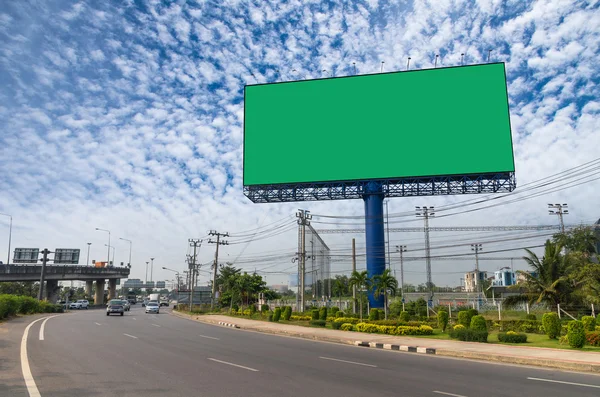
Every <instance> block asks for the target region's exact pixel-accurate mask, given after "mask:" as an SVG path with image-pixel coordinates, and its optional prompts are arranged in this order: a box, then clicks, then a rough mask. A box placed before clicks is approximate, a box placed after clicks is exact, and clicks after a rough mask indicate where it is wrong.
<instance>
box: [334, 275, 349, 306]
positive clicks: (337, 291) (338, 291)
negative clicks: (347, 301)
mask: <svg viewBox="0 0 600 397" xmlns="http://www.w3.org/2000/svg"><path fill="white" fill-rule="evenodd" d="M332 288H333V293H334V295H337V296H338V298H339V300H340V309H341V308H342V294H344V292H346V288H345V286H344V282H343V281H342V280H340V279H339V278H337V277H336V279H335V280H334V282H333V287H332Z"/></svg>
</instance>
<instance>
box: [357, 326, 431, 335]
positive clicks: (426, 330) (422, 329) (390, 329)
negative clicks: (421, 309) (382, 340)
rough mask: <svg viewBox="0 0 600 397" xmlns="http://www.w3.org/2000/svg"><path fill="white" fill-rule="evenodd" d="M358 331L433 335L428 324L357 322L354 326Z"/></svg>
mask: <svg viewBox="0 0 600 397" xmlns="http://www.w3.org/2000/svg"><path fill="white" fill-rule="evenodd" d="M355 328H356V330H357V331H358V332H368V333H379V334H386V335H433V328H431V327H430V326H428V325H420V326H417V327H414V326H398V327H395V326H392V325H377V324H371V323H358V324H356V326H355Z"/></svg>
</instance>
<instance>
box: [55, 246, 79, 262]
mask: <svg viewBox="0 0 600 397" xmlns="http://www.w3.org/2000/svg"><path fill="white" fill-rule="evenodd" d="M54 263H55V264H66V265H76V264H78V263H79V249H73V248H56V249H55V250H54Z"/></svg>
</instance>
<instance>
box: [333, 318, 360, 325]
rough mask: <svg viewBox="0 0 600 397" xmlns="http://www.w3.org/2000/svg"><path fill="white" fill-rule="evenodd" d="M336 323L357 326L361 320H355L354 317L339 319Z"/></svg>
mask: <svg viewBox="0 0 600 397" xmlns="http://www.w3.org/2000/svg"><path fill="white" fill-rule="evenodd" d="M334 321H335V322H338V323H342V324H346V323H350V324H356V323H358V321H359V320H358V319H357V318H353V317H338V318H336V319H335V320H334Z"/></svg>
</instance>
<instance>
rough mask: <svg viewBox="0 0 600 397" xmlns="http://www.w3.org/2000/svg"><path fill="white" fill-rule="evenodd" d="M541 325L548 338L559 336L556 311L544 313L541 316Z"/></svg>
mask: <svg viewBox="0 0 600 397" xmlns="http://www.w3.org/2000/svg"><path fill="white" fill-rule="evenodd" d="M542 326H543V327H544V332H545V333H546V335H548V338H550V339H556V338H557V337H558V336H560V321H559V319H558V315H557V314H556V313H544V315H543V316H542Z"/></svg>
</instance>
